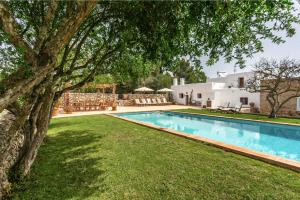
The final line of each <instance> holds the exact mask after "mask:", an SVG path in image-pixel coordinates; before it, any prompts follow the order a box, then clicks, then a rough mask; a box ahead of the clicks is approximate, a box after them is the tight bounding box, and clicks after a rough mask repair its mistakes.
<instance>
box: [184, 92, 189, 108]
mask: <svg viewBox="0 0 300 200" xmlns="http://www.w3.org/2000/svg"><path fill="white" fill-rule="evenodd" d="M185 105H189V95H188V93H186V94H185Z"/></svg>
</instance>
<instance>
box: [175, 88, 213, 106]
mask: <svg viewBox="0 0 300 200" xmlns="http://www.w3.org/2000/svg"><path fill="white" fill-rule="evenodd" d="M212 86H213V84H212V83H194V84H187V85H176V86H175V85H173V86H171V89H172V90H174V91H173V92H172V95H173V99H174V101H175V102H176V103H178V104H183V105H184V104H185V101H186V100H185V94H186V93H188V95H189V96H190V95H191V92H192V90H193V93H192V100H195V101H201V102H202V104H203V102H204V101H206V100H207V99H208V98H210V99H213V98H214V92H213V90H212ZM180 93H182V94H184V98H180V97H179V94H180ZM198 93H201V95H202V98H197V94H198Z"/></svg>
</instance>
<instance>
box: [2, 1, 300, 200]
mask: <svg viewBox="0 0 300 200" xmlns="http://www.w3.org/2000/svg"><path fill="white" fill-rule="evenodd" d="M292 10H293V4H292V2H291V1H286V0H285V1H282V0H278V1H252V0H249V1H207V2H202V1H199V2H197V1H193V2H180V1H175V2H166V1H164V2H149V1H146V2H141V1H136V2H110V1H107V2H106V1H98V2H97V1H55V0H52V1H50V0H49V1H31V0H28V1H2V2H0V41H1V46H0V57H1V60H0V61H1V64H0V66H1V67H0V73H1V76H0V77H1V79H0V113H1V115H0V137H1V138H0V145H1V146H0V198H1V196H2V194H3V193H4V191H6V190H8V189H9V179H8V174H10V175H14V177H12V176H11V177H9V178H10V180H11V181H12V180H15V179H14V178H19V177H22V176H24V175H27V174H28V172H29V171H30V167H31V165H32V163H33V161H34V160H35V157H36V154H37V150H38V148H39V146H40V145H41V143H42V141H43V138H44V136H45V135H46V133H47V127H48V124H49V120H50V114H51V111H52V107H53V104H54V103H55V101H57V99H58V98H59V97H60V96H61V94H62V93H63V92H64V91H66V90H70V89H74V88H77V87H80V86H82V85H84V83H85V82H87V81H91V80H92V78H93V76H94V75H96V74H99V72H101V71H103V72H105V71H106V70H107V69H109V68H111V66H112V65H113V64H114V61H115V60H117V59H118V58H119V57H120V56H122V53H123V52H125V51H127V50H128V49H130V51H131V52H135V53H139V54H140V55H142V56H143V58H144V59H149V60H155V59H159V60H163V61H164V62H166V63H167V62H168V61H171V60H174V58H178V57H183V56H187V55H190V58H191V59H192V60H193V62H196V61H197V59H198V58H200V57H201V56H204V55H205V56H208V57H209V63H210V64H212V63H214V62H216V61H217V60H218V59H219V57H220V56H223V57H225V58H226V60H227V61H231V60H232V59H236V60H237V61H238V63H239V64H243V59H244V58H245V57H247V56H251V55H252V54H253V53H256V52H258V51H261V50H262V44H261V39H270V40H271V41H273V42H276V43H280V42H282V39H281V38H280V37H278V36H276V32H277V31H286V32H287V35H288V36H292V35H293V34H294V29H293V27H292V24H293V23H294V22H297V17H295V16H294V15H293V14H292V13H293V12H292Z"/></svg>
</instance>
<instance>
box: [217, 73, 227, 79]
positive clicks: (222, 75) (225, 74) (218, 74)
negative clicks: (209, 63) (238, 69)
mask: <svg viewBox="0 0 300 200" xmlns="http://www.w3.org/2000/svg"><path fill="white" fill-rule="evenodd" d="M226 76H227V72H217V77H218V78H222V77H226Z"/></svg>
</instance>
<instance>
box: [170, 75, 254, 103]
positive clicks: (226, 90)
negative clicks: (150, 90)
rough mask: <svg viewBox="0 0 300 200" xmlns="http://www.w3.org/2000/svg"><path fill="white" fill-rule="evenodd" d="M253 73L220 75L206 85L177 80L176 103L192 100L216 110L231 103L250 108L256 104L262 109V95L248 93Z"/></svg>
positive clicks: (175, 86)
mask: <svg viewBox="0 0 300 200" xmlns="http://www.w3.org/2000/svg"><path fill="white" fill-rule="evenodd" d="M253 75H254V73H253V72H243V73H236V74H229V75H226V74H225V73H224V74H221V73H218V77H217V78H211V79H208V80H207V82H206V83H192V84H185V83H184V79H180V84H178V83H177V79H176V78H175V79H174V81H173V85H172V87H171V89H172V90H174V91H173V92H172V94H173V98H174V101H175V102H176V103H178V104H187V102H189V101H190V100H191V101H192V102H195V103H197V104H201V105H202V106H203V105H205V106H207V107H212V108H216V107H218V106H224V105H227V104H228V103H230V106H236V105H239V104H240V103H242V104H243V106H244V107H249V103H254V104H255V107H258V108H259V107H260V94H259V93H250V92H248V91H246V89H245V86H246V82H247V80H249V79H250V78H251V77H253Z"/></svg>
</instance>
